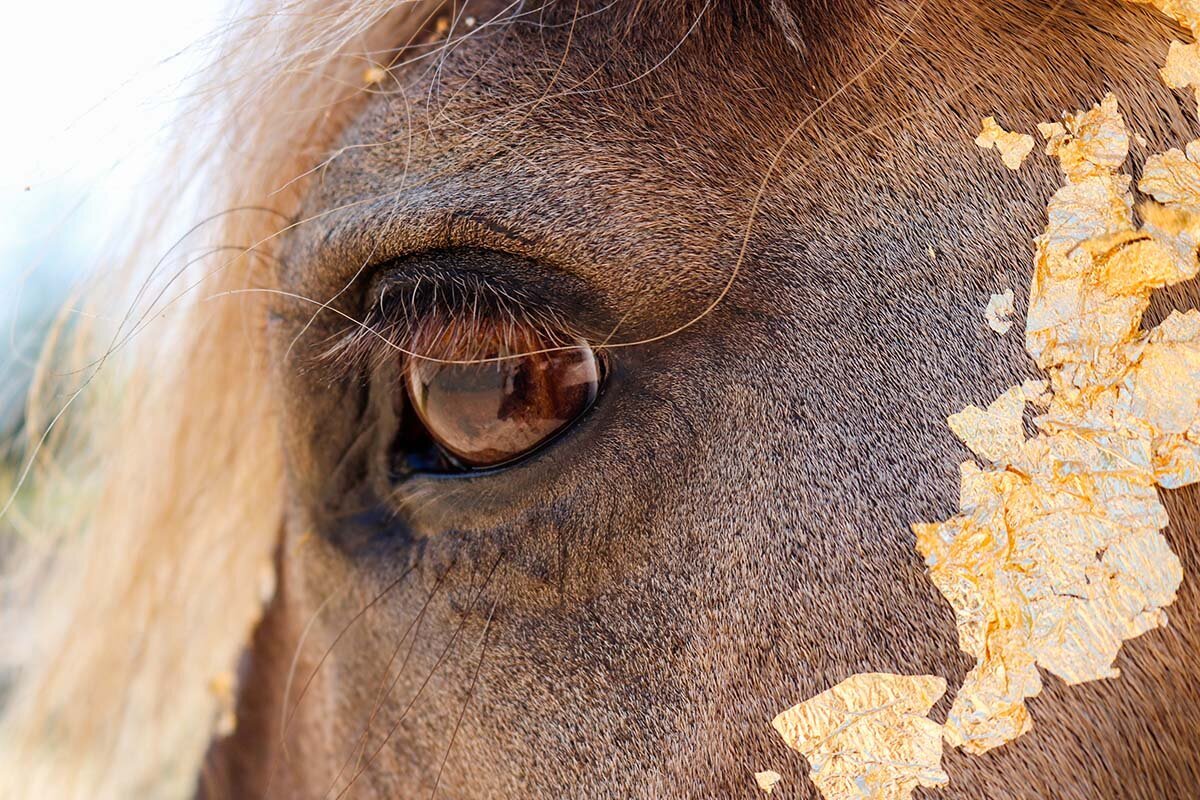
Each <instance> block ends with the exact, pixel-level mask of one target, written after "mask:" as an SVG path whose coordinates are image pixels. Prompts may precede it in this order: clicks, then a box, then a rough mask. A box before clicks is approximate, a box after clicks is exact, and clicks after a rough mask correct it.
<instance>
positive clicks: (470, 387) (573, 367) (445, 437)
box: [405, 333, 601, 467]
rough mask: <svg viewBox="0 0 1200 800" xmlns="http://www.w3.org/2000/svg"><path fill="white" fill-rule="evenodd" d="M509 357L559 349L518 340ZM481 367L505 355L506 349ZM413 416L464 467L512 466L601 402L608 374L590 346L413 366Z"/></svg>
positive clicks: (527, 337) (528, 338) (415, 361)
mask: <svg viewBox="0 0 1200 800" xmlns="http://www.w3.org/2000/svg"><path fill="white" fill-rule="evenodd" d="M517 339H518V340H519V341H521V342H522V346H521V347H520V348H519V349H517V348H514V347H508V348H504V351H507V352H521V350H539V349H544V348H547V347H550V346H552V345H551V344H550V343H548V342H547V341H545V339H543V338H542V337H538V336H535V335H532V334H530V333H526V334H524V335H521V336H518V337H517ZM491 349H492V350H493V352H491V353H490V354H483V355H479V356H478V357H479V358H481V359H487V358H495V357H497V356H499V355H501V354H502V349H501V347H499V346H496V347H494V348H491ZM405 380H406V387H407V390H408V396H409V398H410V401H411V403H412V407H413V409H414V410H415V411H416V412H417V415H418V417H419V418H420V420H421V422H422V424H423V425H424V426H425V428H426V429H427V430H428V431H429V434H430V436H431V437H432V438H433V440H434V441H435V442H437V444H438V445H439V446H440V447H441V448H442V449H443V450H445V451H446V453H448V454H449V455H450V456H452V457H453V458H454V459H456V460H457V461H459V462H460V463H461V464H463V465H464V466H469V467H489V466H495V465H497V464H502V463H504V462H506V461H511V460H513V459H515V458H517V457H519V456H521V455H524V454H525V453H528V452H529V451H531V450H533V449H534V448H536V447H537V446H538V445H540V444H542V443H543V442H545V441H546V440H548V439H550V438H551V437H553V436H554V435H555V434H557V433H558V432H560V431H561V430H563V429H564V428H565V427H567V426H568V425H569V424H570V423H571V422H573V421H574V420H575V419H576V418H578V417H579V415H580V414H582V413H583V412H584V411H586V410H587V409H588V408H589V407H590V406H591V404H592V403H593V402H594V401H595V399H596V395H597V394H598V393H599V390H600V380H601V366H600V359H599V357H598V356H597V355H596V353H595V352H594V351H593V350H592V348H591V347H589V346H588V345H587V344H586V343H585V342H583V341H582V340H581V341H579V342H578V344H577V345H576V346H574V347H570V348H569V349H564V350H553V351H552V352H548V353H537V354H534V355H525V356H516V357H512V358H504V359H501V360H498V361H490V362H486V363H480V364H441V363H438V362H437V361H432V360H428V359H421V358H412V359H410V360H409V362H408V367H407V369H406V370H405Z"/></svg>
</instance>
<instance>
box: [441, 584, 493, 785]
mask: <svg viewBox="0 0 1200 800" xmlns="http://www.w3.org/2000/svg"><path fill="white" fill-rule="evenodd" d="M499 602H500V598H499V597H497V598H496V599H495V600H493V601H492V608H491V610H490V611H488V618H487V623H486V624H485V625H484V626H483V633H482V634H481V635H480V637H479V639H480V649H479V661H477V662H475V671H474V673H472V675H471V685H470V686H469V687H468V688H467V697H466V699H465V700H463V704H462V708H461V709H459V712H458V719H457V720H456V721H455V723H454V731H453V732H452V733H451V734H450V744H448V745H446V754H445V755H443V756H442V763H441V765H440V766H439V767H438V771H437V777H436V778H434V781H433V791H432V792H431V793H430V794H429V800H434V798H436V797H437V790H438V786H440V785H441V783H442V773H443V772H444V771H445V769H446V762H447V761H449V760H450V751H451V750H453V749H454V741H455V740H456V739H457V738H458V731H459V728H461V727H462V722H463V717H465V716H466V715H467V706H468V705H470V703H471V700H472V699H473V698H474V697H475V687H476V686H477V685H478V684H479V673H480V671H481V669H482V668H483V661H484V659H485V658H487V642H488V632H489V631H490V630H491V629H492V618H493V616H494V615H495V613H496V605H497V603H499Z"/></svg>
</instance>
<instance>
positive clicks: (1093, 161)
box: [913, 95, 1200, 753]
mask: <svg viewBox="0 0 1200 800" xmlns="http://www.w3.org/2000/svg"><path fill="white" fill-rule="evenodd" d="M1039 130H1041V132H1042V134H1043V136H1044V137H1045V138H1046V139H1047V140H1048V142H1047V153H1049V154H1051V155H1054V156H1056V157H1057V158H1058V159H1059V162H1060V164H1061V165H1062V169H1063V174H1064V175H1065V177H1066V185H1065V186H1063V187H1062V188H1061V189H1059V190H1058V191H1057V192H1056V193H1055V195H1054V197H1053V198H1052V199H1051V201H1050V204H1049V208H1048V224H1047V226H1046V230H1045V233H1044V234H1043V235H1042V236H1040V237H1038V239H1037V254H1036V263H1035V270H1034V278H1033V285H1032V287H1031V290H1030V302H1029V314H1028V318H1027V323H1026V348H1027V349H1028V351H1029V353H1030V355H1032V356H1033V358H1034V360H1035V361H1036V362H1037V364H1038V366H1040V367H1042V368H1043V369H1045V370H1046V372H1047V376H1048V379H1049V380H1048V385H1047V384H1046V383H1042V384H1041V385H1040V386H1039V385H1038V382H1033V383H1030V382H1026V383H1025V384H1023V385H1021V386H1014V387H1012V388H1010V389H1008V390H1007V391H1005V392H1004V393H1003V394H1002V395H1001V396H1000V397H999V398H997V399H996V400H995V401H994V402H993V403H992V404H991V405H989V406H988V407H987V408H986V409H980V408H977V407H975V406H969V407H967V408H966V409H964V410H963V411H961V412H959V413H957V414H953V415H951V416H950V418H949V420H948V421H949V425H950V428H951V430H953V432H954V434H955V435H956V436H958V438H959V439H961V440H962V441H963V443H964V444H966V445H967V447H968V448H969V449H970V450H971V451H972V452H973V453H974V454H975V455H976V456H977V457H978V458H979V459H980V461H981V462H983V464H984V466H980V465H978V464H977V463H976V462H973V461H968V462H965V463H963V464H962V465H961V467H960V478H961V489H960V498H959V506H960V513H959V514H958V515H957V516H955V517H953V518H952V519H950V520H948V521H946V522H942V523H934V524H920V525H915V526H913V527H914V531H915V533H916V536H917V549H918V550H919V551H920V553H921V555H922V556H924V558H925V561H926V565H927V566H928V568H929V575H930V578H931V579H932V581H933V582H934V584H935V585H936V586H937V587H938V589H939V590H941V592H942V594H943V595H944V596H945V597H946V599H947V600H948V601H949V602H950V605H951V607H952V608H953V609H954V614H955V620H956V623H957V626H958V634H959V645H960V646H961V647H962V649H963V650H964V651H965V652H967V653H969V654H970V655H972V656H974V657H975V658H976V663H975V666H974V668H973V669H972V670H971V671H970V673H969V674H968V675H967V678H966V680H965V681H964V683H963V686H962V688H961V689H960V690H959V692H958V694H957V696H956V697H955V700H954V704H953V706H952V707H951V709H950V713H949V716H948V717H947V720H946V726H945V736H946V739H947V741H949V742H950V743H951V744H954V745H956V746H959V747H962V748H963V749H965V750H967V751H968V752H972V753H982V752H985V751H987V750H990V749H991V748H993V747H997V746H999V745H1002V744H1004V743H1005V742H1008V741H1011V740H1012V739H1015V738H1016V737H1018V736H1020V735H1021V734H1022V733H1024V732H1025V731H1027V730H1029V728H1030V726H1031V724H1032V723H1031V720H1030V717H1029V713H1028V711H1027V709H1026V707H1025V700H1026V698H1029V697H1033V696H1035V695H1036V694H1038V693H1039V692H1040V691H1041V677H1040V675H1039V673H1038V669H1037V668H1038V667H1041V668H1043V669H1047V670H1049V671H1050V672H1053V673H1054V674H1056V675H1058V676H1059V677H1060V678H1062V679H1063V680H1064V681H1066V682H1067V683H1081V682H1084V681H1090V680H1098V679H1100V678H1108V677H1115V676H1116V675H1117V674H1118V673H1117V670H1116V669H1114V668H1113V661H1114V659H1115V658H1116V655H1117V652H1118V651H1119V650H1120V648H1121V645H1122V643H1123V642H1124V641H1125V640H1127V639H1132V638H1134V637H1136V636H1139V635H1140V634H1142V633H1144V632H1146V631H1147V630H1150V629H1152V628H1155V627H1158V626H1161V625H1165V624H1166V620H1167V618H1166V612H1165V611H1163V608H1164V607H1165V606H1167V605H1169V604H1170V603H1171V602H1173V601H1174V599H1175V592H1176V590H1177V589H1178V587H1179V584H1180V582H1181V580H1182V570H1181V567H1180V564H1179V559H1178V558H1177V557H1176V556H1175V554H1174V553H1173V552H1172V551H1171V549H1170V546H1169V545H1168V544H1167V541H1166V539H1165V538H1164V537H1163V535H1162V533H1161V529H1162V528H1164V527H1166V525H1167V514H1166V511H1165V509H1164V508H1163V506H1162V504H1161V503H1160V502H1159V499H1158V494H1157V490H1156V487H1157V486H1164V487H1174V486H1182V485H1184V484H1186V483H1192V482H1196V481H1197V480H1200V313H1197V312H1188V313H1187V314H1173V315H1172V316H1171V317H1170V318H1168V319H1167V320H1166V321H1164V322H1163V323H1162V324H1161V325H1159V326H1158V327H1156V328H1154V329H1153V330H1151V331H1148V332H1146V331H1142V330H1141V327H1140V325H1141V319H1142V314H1143V312H1144V311H1145V310H1146V308H1147V307H1148V306H1149V302H1150V294H1151V292H1152V291H1153V290H1154V289H1156V288H1159V287H1162V286H1166V285H1169V284H1172V283H1177V282H1179V281H1182V280H1186V279H1188V278H1190V277H1192V276H1194V275H1195V274H1196V271H1197V268H1198V267H1200V264H1198V263H1197V261H1196V257H1195V252H1196V248H1195V241H1196V239H1197V237H1196V236H1195V233H1194V232H1196V231H1200V225H1197V224H1196V217H1195V213H1196V211H1197V209H1200V167H1198V165H1197V163H1196V159H1195V158H1192V157H1190V156H1196V155H1197V154H1198V152H1197V148H1191V151H1192V152H1190V153H1189V154H1185V153H1181V152H1179V151H1171V152H1169V153H1166V154H1164V155H1162V156H1156V157H1153V158H1152V159H1151V160H1150V161H1149V162H1147V166H1146V170H1145V175H1144V177H1143V180H1142V183H1141V184H1140V188H1141V189H1142V190H1143V191H1145V192H1147V193H1149V194H1151V195H1152V196H1154V197H1155V199H1156V200H1158V201H1159V204H1158V205H1152V206H1149V207H1147V209H1146V211H1147V212H1148V213H1145V215H1144V216H1145V219H1146V220H1147V222H1146V224H1145V225H1144V226H1143V227H1142V228H1140V229H1139V228H1137V227H1136V226H1135V225H1134V221H1133V198H1132V195H1131V192H1130V184H1131V178H1130V177H1129V176H1128V175H1125V174H1122V173H1120V172H1119V171H1118V170H1120V169H1121V167H1122V165H1123V164H1124V161H1125V157H1126V155H1127V152H1128V147H1129V136H1128V134H1127V133H1126V131H1125V124H1124V120H1123V119H1122V117H1121V114H1120V111H1119V110H1118V107H1117V100H1116V98H1115V97H1114V96H1112V95H1109V96H1107V97H1105V98H1104V100H1103V102H1102V103H1100V104H1098V105H1096V106H1094V107H1093V108H1091V109H1090V110H1087V111H1083V112H1080V113H1078V114H1073V115H1068V116H1067V117H1065V118H1064V120H1063V121H1062V122H1059V123H1048V124H1043V125H1042V126H1039ZM1028 402H1032V403H1034V404H1035V405H1036V406H1038V407H1041V408H1044V409H1045V411H1044V413H1042V414H1041V415H1040V416H1038V417H1036V418H1035V420H1034V424H1035V426H1036V428H1037V434H1036V435H1035V436H1034V437H1032V438H1029V439H1026V438H1025V432H1024V425H1023V417H1024V414H1025V410H1026V404H1027V403H1028Z"/></svg>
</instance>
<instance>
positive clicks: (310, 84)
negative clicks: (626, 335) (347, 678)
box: [0, 0, 440, 800]
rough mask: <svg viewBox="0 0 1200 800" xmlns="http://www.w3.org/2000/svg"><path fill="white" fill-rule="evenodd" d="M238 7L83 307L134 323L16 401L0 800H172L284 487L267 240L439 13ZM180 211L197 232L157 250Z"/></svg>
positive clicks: (372, 2) (196, 747)
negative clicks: (16, 489) (24, 509)
mask: <svg viewBox="0 0 1200 800" xmlns="http://www.w3.org/2000/svg"><path fill="white" fill-rule="evenodd" d="M248 5H249V6H250V7H249V8H248V9H243V10H241V11H239V18H238V19H237V20H236V21H234V22H232V23H230V24H229V25H228V26H227V27H226V29H225V30H224V31H222V32H220V34H219V35H220V37H221V38H220V42H221V44H220V45H219V46H217V47H215V49H214V54H213V58H212V65H211V67H210V68H209V70H208V71H207V72H206V73H205V74H204V75H203V76H202V79H201V80H200V82H199V85H198V88H197V89H196V90H195V91H194V93H193V94H192V95H191V96H190V97H189V100H188V110H187V111H186V112H185V113H184V114H183V115H182V116H181V124H180V125H179V128H178V131H177V134H178V135H177V139H178V140H179V145H178V147H176V148H175V149H174V150H173V151H172V152H171V154H170V159H169V160H168V161H167V162H166V164H165V166H164V169H163V171H162V173H161V176H160V177H161V186H160V187H158V188H159V189H161V196H159V197H158V198H157V199H156V200H155V202H154V203H153V204H151V205H152V208H151V210H150V211H149V212H148V214H147V218H151V219H152V222H150V223H148V224H146V225H144V226H140V228H139V232H138V234H137V235H136V236H134V237H132V245H131V247H130V250H129V252H130V257H129V258H128V259H126V260H124V261H121V262H118V263H126V262H127V266H123V267H120V268H119V269H117V268H114V269H108V270H106V274H104V275H102V276H101V277H100V279H99V280H98V281H97V285H95V286H91V287H89V290H88V292H87V295H88V297H89V298H90V302H89V303H88V304H87V307H88V308H89V309H90V311H92V312H95V313H96V314H97V315H100V316H106V317H110V318H111V317H112V316H113V315H114V309H115V311H116V316H117V317H118V318H120V316H121V314H122V313H123V311H124V309H125V308H129V309H130V311H129V313H128V315H127V316H126V317H125V320H124V322H123V325H122V327H121V328H120V329H118V331H117V332H116V333H115V335H114V333H113V331H112V330H111V329H109V330H108V331H107V332H106V334H105V335H104V336H103V337H101V336H99V335H98V333H97V330H98V326H89V327H86V328H85V327H81V326H79V325H77V324H76V325H75V326H74V327H73V328H72V332H71V333H70V334H69V338H72V339H73V340H74V342H75V344H73V345H71V346H64V345H63V344H62V340H63V339H65V338H68V336H67V335H66V334H64V335H63V336H60V337H52V340H51V343H50V344H49V345H47V350H46V353H47V355H46V356H45V357H44V358H43V367H42V371H41V380H39V381H37V382H36V387H35V389H34V391H32V392H31V397H30V402H29V412H28V426H27V427H28V430H29V438H30V442H29V450H30V452H31V453H34V454H35V455H34V456H32V457H31V464H32V469H31V470H29V474H28V476H27V477H28V483H29V484H30V485H32V487H33V488H34V490H35V497H36V498H38V499H39V500H40V501H41V506H42V508H41V511H42V512H43V513H40V514H39V513H37V509H36V508H35V510H34V514H33V516H32V518H26V517H25V516H23V517H22V520H21V522H22V526H21V527H22V528H23V530H24V531H25V532H24V535H23V536H22V537H21V540H22V541H21V543H20V545H19V546H16V548H15V551H13V550H12V549H11V548H7V547H6V548H5V549H9V550H10V552H7V553H3V552H0V565H3V567H4V571H5V576H4V577H5V584H4V588H3V594H2V595H0V597H2V601H0V604H2V606H3V609H2V610H3V620H2V621H3V631H4V635H3V640H2V643H0V648H2V649H3V656H4V659H5V661H4V664H5V665H6V666H9V667H12V668H13V673H12V674H13V675H15V678H14V679H13V681H12V685H11V686H9V687H8V691H7V698H5V699H4V700H3V701H2V702H4V708H3V716H2V718H0V796H3V797H30V798H33V797H36V798H40V799H41V800H46V799H47V798H51V799H53V798H68V797H87V798H108V797H144V798H153V797H181V796H188V795H190V794H191V793H192V792H193V791H194V789H195V780H196V776H197V774H198V771H199V767H200V763H201V759H202V757H203V754H204V751H205V749H206V746H207V744H208V742H209V741H210V739H211V737H212V735H213V732H214V730H215V729H216V727H217V725H218V723H219V722H220V721H221V720H222V717H223V715H224V716H225V721H226V723H227V722H228V714H229V713H231V707H232V706H231V704H232V700H231V687H230V686H229V682H230V680H231V676H233V675H234V674H236V669H237V661H238V659H239V656H240V655H241V653H242V652H243V649H244V647H245V644H246V641H247V639H248V636H249V633H250V631H251V630H252V627H253V626H254V624H255V622H256V621H257V620H258V618H259V617H260V615H261V611H262V608H263V604H264V602H265V600H266V599H267V598H269V596H270V592H271V591H272V583H273V574H272V565H273V549H274V547H275V546H276V543H277V540H278V537H279V532H280V529H281V525H282V524H283V513H284V503H285V491H286V489H285V481H284V466H283V456H282V444H281V434H280V430H279V422H278V411H277V398H276V397H273V396H272V390H271V383H270V381H269V380H268V361H267V354H266V353H265V352H264V350H265V347H266V338H267V337H266V326H267V313H266V308H267V305H268V302H269V295H268V294H266V293H263V292H255V291H253V290H255V289H259V288H263V287H271V286H273V285H275V281H274V279H273V277H272V276H273V272H274V270H275V269H276V268H277V263H276V261H275V260H274V258H275V257H274V253H275V246H276V243H277V241H278V240H279V237H280V235H281V233H283V232H284V231H285V230H286V229H287V228H288V227H289V226H291V225H295V224H303V221H302V220H298V219H296V215H297V214H298V212H299V205H300V198H301V196H302V194H303V192H304V187H305V177H306V176H307V175H309V174H310V173H311V172H312V171H313V170H316V169H318V168H319V166H320V163H321V160H322V159H324V158H326V157H328V155H329V153H330V152H331V150H332V148H333V147H334V145H335V142H336V137H337V136H338V134H339V133H340V132H341V130H342V129H343V127H344V126H345V124H346V122H347V120H348V119H350V117H351V116H352V115H353V113H354V112H355V110H356V109H358V108H359V107H360V105H361V101H362V98H365V97H366V96H367V95H368V92H369V89H370V86H369V84H370V82H369V81H368V80H367V79H366V78H365V77H364V71H365V70H367V69H370V68H371V67H372V65H378V66H381V67H387V66H389V65H390V64H392V63H396V61H397V60H402V59H403V58H404V50H403V45H404V44H405V42H407V41H410V40H411V39H412V37H413V36H415V35H416V34H417V32H418V31H419V30H421V29H422V28H423V27H424V26H426V25H427V23H428V20H429V19H430V17H431V15H432V14H434V13H436V11H437V8H436V7H437V6H439V5H440V3H439V2H437V1H436V0H288V1H286V2H279V0H275V2H271V0H252V2H250V3H249V4H248ZM186 197H192V198H195V199H196V200H197V201H198V202H199V204H201V205H202V206H203V208H204V209H206V210H207V211H206V212H205V213H202V214H201V215H200V216H201V218H204V217H205V214H211V215H212V216H211V217H210V218H207V219H205V221H204V222H203V223H202V224H199V225H197V226H196V229H195V230H194V231H192V232H191V233H190V234H189V235H188V236H187V237H185V238H184V239H183V240H180V244H181V246H180V247H175V248H174V249H172V248H171V247H170V245H171V243H172V241H174V239H173V238H172V239H171V240H170V241H164V237H163V234H162V231H164V230H167V229H169V228H170V224H169V217H170V213H169V209H170V208H171V207H173V206H176V205H180V204H182V203H181V198H186ZM154 209H158V211H157V212H155V211H154ZM164 209H165V210H164ZM154 217H157V218H154ZM197 252H199V253H201V254H206V256H207V257H204V258H202V259H199V260H196V261H195V263H188V262H189V259H190V258H191V257H192V256H193V255H194V254H196V253H197ZM164 254H167V257H164ZM113 287H121V288H116V289H114V288H113ZM139 289H141V291H140V292H139V291H138V290H139ZM246 290H251V291H246ZM114 327H115V326H114ZM75 356H81V357H82V362H83V363H79V360H78V359H77V358H74V357H75ZM68 357H71V358H70V359H69V360H70V361H71V364H72V366H73V367H76V368H67V367H66V366H65V365H64V363H63V362H64V360H68ZM64 387H65V388H64ZM71 387H75V388H74V389H72V388H71ZM80 387H82V391H77V390H78V389H79V388H80ZM64 403H66V404H68V405H69V409H68V412H67V413H66V414H64V415H62V416H61V418H58V419H57V426H55V427H54V428H53V431H52V432H51V434H50V435H49V436H47V437H46V438H45V441H43V442H41V445H40V446H38V445H39V441H40V440H41V438H42V434H43V433H44V432H45V431H46V430H48V429H50V428H51V424H50V423H51V422H54V421H55V420H56V416H57V415H58V414H59V412H60V411H61V410H62V409H63V407H64ZM4 499H5V498H0V504H2V503H3V502H4ZM13 513H15V511H14V512H13ZM9 516H10V517H11V516H12V514H9ZM3 694H4V689H3V688H2V687H0V696H2V695H3Z"/></svg>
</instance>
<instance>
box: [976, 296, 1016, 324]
mask: <svg viewBox="0 0 1200 800" xmlns="http://www.w3.org/2000/svg"><path fill="white" fill-rule="evenodd" d="M1016 310H1017V309H1016V306H1015V305H1014V304H1013V291H1012V289H1005V290H1004V291H1003V292H1001V293H1000V294H994V295H992V296H991V297H990V298H989V299H988V304H987V306H986V307H985V308H984V309H983V318H984V320H986V321H987V325H988V327H989V328H991V329H992V330H994V331H995V332H996V333H998V334H1000V335H1001V336H1003V335H1004V334H1006V333H1008V332H1009V331H1010V330H1012V326H1013V321H1012V320H1011V319H1009V317H1010V316H1012V314H1013V313H1014V312H1015V311H1016Z"/></svg>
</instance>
